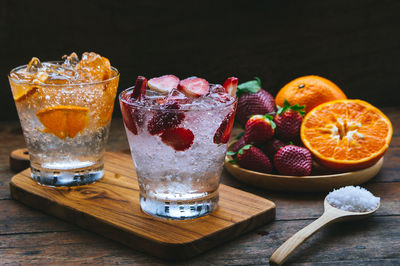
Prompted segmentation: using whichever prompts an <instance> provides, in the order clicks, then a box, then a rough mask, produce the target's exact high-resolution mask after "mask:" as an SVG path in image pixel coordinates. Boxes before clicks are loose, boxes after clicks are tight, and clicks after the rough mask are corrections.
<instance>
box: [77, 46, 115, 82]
mask: <svg viewBox="0 0 400 266" xmlns="http://www.w3.org/2000/svg"><path fill="white" fill-rule="evenodd" d="M76 69H77V70H79V73H80V76H81V77H80V79H82V80H85V81H86V80H87V79H88V78H90V79H91V80H92V81H102V80H106V79H109V78H110V77H111V74H112V72H111V65H110V61H109V60H108V59H107V58H105V57H102V56H100V55H99V54H96V53H93V52H90V53H88V52H85V53H83V54H82V60H81V61H79V63H78V64H77V65H76Z"/></svg>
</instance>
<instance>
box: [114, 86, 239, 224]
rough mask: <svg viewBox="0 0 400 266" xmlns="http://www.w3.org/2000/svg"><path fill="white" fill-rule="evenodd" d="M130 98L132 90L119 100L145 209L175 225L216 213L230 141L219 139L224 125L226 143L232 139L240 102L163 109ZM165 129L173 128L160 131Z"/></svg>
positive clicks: (232, 99) (149, 102) (123, 94)
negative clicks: (173, 222) (178, 222)
mask: <svg viewBox="0 0 400 266" xmlns="http://www.w3.org/2000/svg"><path fill="white" fill-rule="evenodd" d="M131 94H132V88H128V89H126V90H125V91H123V92H121V94H120V95H119V101H120V106H121V111H122V115H123V118H124V124H125V129H126V134H127V138H128V141H129V146H130V150H131V154H132V158H133V162H134V165H135V169H136V174H137V177H138V182H139V187H140V206H141V208H142V210H143V211H144V212H145V213H148V214H150V215H153V216H156V217H160V218H166V219H174V220H183V219H191V218H197V217H201V216H204V215H207V214H209V213H211V212H212V211H214V210H215V209H216V208H217V205H218V187H219V182H220V175H221V172H222V169H223V164H224V158H225V153H226V150H227V143H226V142H227V139H226V141H225V143H220V142H218V141H216V140H215V139H216V137H215V136H216V134H220V133H222V132H219V131H221V130H222V129H221V125H222V127H223V128H226V131H225V134H227V136H226V135H225V138H226V137H227V138H229V135H230V133H231V129H232V124H233V119H234V115H235V111H236V103H237V101H236V99H235V98H233V97H232V98H231V100H229V101H228V102H226V103H222V104H219V105H209V104H208V103H207V101H205V102H204V103H202V104H183V105H182V107H181V108H179V109H160V106H159V105H158V104H156V102H157V100H156V101H148V102H147V103H145V104H143V103H140V102H138V101H132V100H130V99H129V97H130V96H129V95H131ZM147 97H148V96H147ZM160 100H161V101H162V100H163V99H162V98H161V99H160ZM184 101H185V99H183V102H184ZM152 102H153V103H154V104H152ZM176 120H179V125H176V126H175V127H171V125H174V124H178V122H176ZM174 121H175V122H174ZM155 123H158V125H157V124H155ZM154 124H155V125H154ZM228 124H229V125H230V126H228V127H224V126H226V125H228ZM157 126H158V127H161V128H158V127H157ZM163 126H164V127H165V126H166V127H170V128H169V129H168V130H165V131H162V130H163V129H162V127H163ZM191 140H192V143H190V141H191ZM188 144H189V145H188Z"/></svg>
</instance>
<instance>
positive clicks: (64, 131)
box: [36, 105, 89, 139]
mask: <svg viewBox="0 0 400 266" xmlns="http://www.w3.org/2000/svg"><path fill="white" fill-rule="evenodd" d="M88 114H89V108H87V107H80V106H64V105H58V106H51V107H48V108H45V109H43V110H40V111H39V112H37V113H36V116H37V117H38V118H39V120H40V122H41V123H42V124H43V126H44V127H45V129H44V130H43V132H45V133H50V134H54V135H56V136H57V137H59V138H60V139H65V138H66V137H70V138H74V137H75V136H76V135H77V134H78V133H79V132H82V131H83V130H84V129H85V127H86V125H87V124H88V122H89V115H88Z"/></svg>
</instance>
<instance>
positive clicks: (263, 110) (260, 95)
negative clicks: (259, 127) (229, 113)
mask: <svg viewBox="0 0 400 266" xmlns="http://www.w3.org/2000/svg"><path fill="white" fill-rule="evenodd" d="M236 94H237V96H238V97H239V100H238V107H237V115H236V118H237V119H238V121H239V122H240V123H242V124H246V121H247V119H249V117H250V116H251V115H256V114H268V113H275V112H276V106H275V100H274V97H272V95H271V94H269V93H268V92H267V91H265V90H263V89H261V81H260V79H259V78H256V80H251V81H247V82H245V83H242V84H240V85H239V86H238V87H237V93H236Z"/></svg>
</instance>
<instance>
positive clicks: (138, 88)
mask: <svg viewBox="0 0 400 266" xmlns="http://www.w3.org/2000/svg"><path fill="white" fill-rule="evenodd" d="M146 86H147V79H146V78H145V77H143V76H138V77H137V79H136V83H135V87H133V92H132V95H131V97H132V99H134V100H138V101H140V100H141V99H142V98H143V97H144V95H145V94H146Z"/></svg>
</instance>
